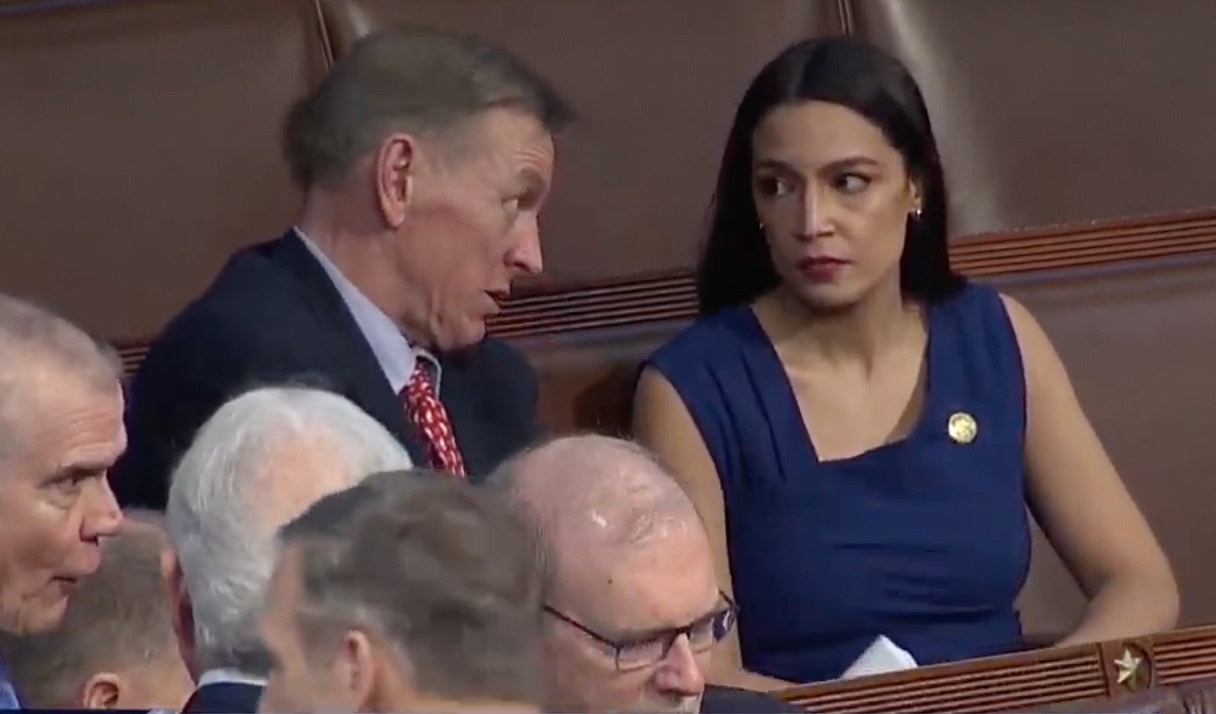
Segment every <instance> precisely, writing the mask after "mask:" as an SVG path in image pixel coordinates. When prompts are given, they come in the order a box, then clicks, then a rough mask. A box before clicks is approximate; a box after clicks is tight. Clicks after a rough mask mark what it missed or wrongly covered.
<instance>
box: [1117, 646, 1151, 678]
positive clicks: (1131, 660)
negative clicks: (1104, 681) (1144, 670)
mask: <svg viewBox="0 0 1216 714" xmlns="http://www.w3.org/2000/svg"><path fill="white" fill-rule="evenodd" d="M1143 662H1144V658H1143V657H1137V656H1136V655H1134V654H1132V651H1131V650H1130V649H1128V648H1127V647H1124V648H1123V654H1122V655H1120V656H1119V659H1117V660H1115V668H1116V671H1117V672H1118V674H1119V676H1118V680H1117V681H1118V683H1119V684H1123V685H1131V684H1132V683H1134V682H1135V680H1136V675H1138V674H1140V665H1141V664H1143Z"/></svg>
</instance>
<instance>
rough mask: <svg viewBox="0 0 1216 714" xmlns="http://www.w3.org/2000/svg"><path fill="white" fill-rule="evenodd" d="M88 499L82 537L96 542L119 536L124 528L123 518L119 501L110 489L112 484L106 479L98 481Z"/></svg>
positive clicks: (82, 523)
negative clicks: (103, 538) (119, 532)
mask: <svg viewBox="0 0 1216 714" xmlns="http://www.w3.org/2000/svg"><path fill="white" fill-rule="evenodd" d="M86 497H87V498H88V499H89V501H88V503H87V504H86V506H85V513H84V518H83V519H82V522H81V526H80V527H81V534H80V537H81V538H82V539H83V540H96V539H98V538H102V537H105V536H112V535H115V534H117V533H118V531H119V529H120V528H122V518H123V516H122V509H121V508H119V507H118V499H116V498H115V497H114V491H112V490H111V489H110V482H109V481H108V480H107V479H105V478H99V479H96V480H95V481H94V484H93V488H91V489H89V492H88V495H87V496H86Z"/></svg>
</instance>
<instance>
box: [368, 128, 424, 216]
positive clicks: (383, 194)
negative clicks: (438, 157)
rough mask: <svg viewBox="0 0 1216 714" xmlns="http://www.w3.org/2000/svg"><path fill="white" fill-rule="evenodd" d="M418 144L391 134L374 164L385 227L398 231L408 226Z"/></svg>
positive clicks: (375, 179)
mask: <svg viewBox="0 0 1216 714" xmlns="http://www.w3.org/2000/svg"><path fill="white" fill-rule="evenodd" d="M417 160H418V157H417V144H416V140H415V139H414V137H412V136H410V135H408V134H402V133H395V134H390V135H389V137H388V138H387V139H385V140H384V143H382V144H381V145H380V150H379V151H377V152H376V155H375V158H374V160H373V167H374V174H373V176H374V179H373V180H374V181H375V187H376V198H377V202H378V203H379V207H380V213H381V215H382V216H383V217H384V221H385V223H387V224H388V226H389V227H390V228H392V229H393V230H396V229H398V228H400V227H401V224H402V223H405V218H406V212H407V211H408V209H409V206H410V203H411V202H412V201H413V199H414V169H415V166H414V164H415V162H416V161H417Z"/></svg>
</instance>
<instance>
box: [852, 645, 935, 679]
mask: <svg viewBox="0 0 1216 714" xmlns="http://www.w3.org/2000/svg"><path fill="white" fill-rule="evenodd" d="M916 666H917V664H916V660H915V659H913V657H912V655H911V654H909V653H908V651H907V650H905V649H903V648H902V647H900V646H899V645H897V644H895V643H894V642H892V641H891V640H890V639H889V638H888V637H887V636H886V635H879V636H878V637H877V638H876V639H875V640H874V642H872V643H871V644H870V646H869V647H867V648H866V651H865V652H862V653H861V656H860V657H858V658H857V661H856V662H854V663H853V664H851V665H849V668H848V669H847V670H845V673H844V674H842V675H841V676H840V678H841V679H853V678H854V677H869V676H871V675H875V674H885V673H886V672H899V671H902V670H905V669H915V668H916Z"/></svg>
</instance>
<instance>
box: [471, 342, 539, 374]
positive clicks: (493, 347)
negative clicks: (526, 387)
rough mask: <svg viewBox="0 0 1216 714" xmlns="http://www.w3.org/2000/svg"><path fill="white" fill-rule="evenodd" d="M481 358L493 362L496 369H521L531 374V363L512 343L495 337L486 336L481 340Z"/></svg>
mask: <svg viewBox="0 0 1216 714" xmlns="http://www.w3.org/2000/svg"><path fill="white" fill-rule="evenodd" d="M479 351H480V352H481V356H482V359H484V360H485V361H486V362H487V363H490V364H493V365H494V366H495V368H497V369H503V370H514V371H522V372H527V373H529V374H531V373H532V372H533V369H532V363H531V362H529V361H528V358H527V357H525V356H524V353H523V352H520V351H519V349H518V348H516V347H515V346H514V345H512V344H510V343H509V342H506V341H504V340H500V339H498V338H496V337H487V338H486V339H485V340H483V341H482V343H481V347H480V350H479Z"/></svg>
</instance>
